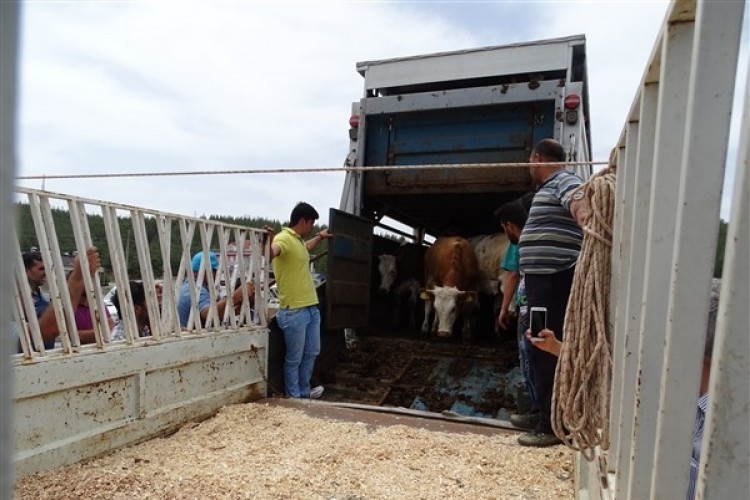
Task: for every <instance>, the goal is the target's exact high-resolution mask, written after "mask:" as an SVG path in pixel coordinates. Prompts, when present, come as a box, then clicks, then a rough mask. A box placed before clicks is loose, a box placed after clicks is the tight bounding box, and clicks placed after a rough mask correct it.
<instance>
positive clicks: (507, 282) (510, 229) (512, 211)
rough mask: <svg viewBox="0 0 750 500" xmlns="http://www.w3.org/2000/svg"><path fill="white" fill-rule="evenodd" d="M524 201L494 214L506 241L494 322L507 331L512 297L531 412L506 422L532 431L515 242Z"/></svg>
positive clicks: (524, 308) (534, 412) (535, 412)
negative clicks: (505, 236) (499, 293)
mask: <svg viewBox="0 0 750 500" xmlns="http://www.w3.org/2000/svg"><path fill="white" fill-rule="evenodd" d="M524 198H525V197H524ZM524 198H519V199H517V200H514V201H512V202H509V203H506V204H504V205H502V206H501V207H500V208H499V209H497V211H496V212H495V217H496V218H497V219H498V220H499V221H500V224H501V225H502V226H503V230H504V231H505V234H506V235H507V236H508V240H509V241H510V245H509V246H508V250H507V251H506V252H505V258H504V259H503V262H502V264H501V266H500V267H502V268H503V269H505V271H506V273H505V279H504V280H503V304H502V306H501V308H500V316H499V317H498V322H499V323H500V326H501V327H502V328H505V329H507V327H508V324H509V317H510V312H509V309H510V303H511V300H513V299H514V298H515V303H516V311H517V316H518V325H517V328H516V335H517V342H518V357H519V362H520V366H521V371H522V373H523V378H524V384H525V385H526V391H527V392H528V394H529V397H530V398H531V409H530V410H529V411H528V412H527V413H514V414H512V415H511V416H510V422H511V423H512V424H513V425H515V426H516V427H520V428H522V429H533V428H535V427H536V424H537V422H538V421H539V406H538V404H537V403H536V398H535V393H534V373H533V369H532V366H531V363H530V351H531V346H530V343H529V341H528V340H527V339H526V335H525V332H526V329H527V328H528V327H529V320H528V305H527V303H526V302H527V301H526V290H525V285H524V278H523V276H522V275H521V272H520V266H519V259H520V258H519V252H518V240H519V238H520V237H521V232H522V231H523V227H524V226H525V225H526V218H527V217H528V212H527V209H526V207H525V206H524ZM529 201H530V198H529Z"/></svg>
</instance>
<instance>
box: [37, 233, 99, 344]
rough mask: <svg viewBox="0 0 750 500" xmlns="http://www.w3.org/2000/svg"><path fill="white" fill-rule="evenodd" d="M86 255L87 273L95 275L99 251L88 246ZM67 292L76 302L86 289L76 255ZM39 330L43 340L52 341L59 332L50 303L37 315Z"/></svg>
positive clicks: (53, 309) (97, 267) (79, 262)
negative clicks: (87, 262)
mask: <svg viewBox="0 0 750 500" xmlns="http://www.w3.org/2000/svg"><path fill="white" fill-rule="evenodd" d="M86 256H87V257H88V261H89V273H90V274H91V276H92V277H94V276H96V272H97V271H98V270H99V268H100V267H101V265H102V263H101V259H100V257H99V251H98V250H97V249H96V247H90V248H88V249H87V250H86ZM67 285H68V294H69V295H70V299H71V302H72V303H73V304H77V303H78V300H79V299H80V297H81V296H82V295H83V293H84V291H85V290H86V285H85V284H84V282H83V270H82V269H81V260H80V259H79V258H78V256H76V258H75V260H74V261H73V270H72V271H71V272H70V275H69V276H68V280H67ZM39 330H40V331H41V334H42V339H44V341H45V342H52V341H54V340H55V338H56V337H57V336H58V335H59V333H60V328H59V327H58V325H57V317H56V316H55V308H54V307H52V304H50V306H49V307H47V309H45V310H44V312H43V313H42V315H41V316H39Z"/></svg>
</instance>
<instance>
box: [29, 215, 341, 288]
mask: <svg viewBox="0 0 750 500" xmlns="http://www.w3.org/2000/svg"><path fill="white" fill-rule="evenodd" d="M16 207H17V214H18V215H17V216H18V226H17V227H18V238H19V240H20V245H21V249H22V250H28V249H30V248H32V247H38V246H39V243H38V240H37V236H36V233H35V230H34V222H33V219H32V217H31V211H30V209H29V205H28V204H25V203H18V204H16ZM52 216H53V219H54V222H55V231H56V233H57V239H58V241H59V244H60V251H61V252H62V253H63V254H65V253H68V254H72V253H73V252H74V251H75V250H76V244H75V238H74V236H73V230H72V227H71V223H70V214H69V212H68V211H67V210H62V209H52ZM87 218H88V223H89V228H90V230H91V239H92V241H93V242H94V245H95V246H96V247H97V248H99V251H100V255H101V259H102V267H103V268H104V271H105V273H107V274H109V273H111V270H112V265H111V256H110V254H109V245H108V244H107V238H106V235H105V232H104V219H103V218H102V216H101V215H92V214H88V215H87ZM208 218H209V219H211V220H219V221H222V222H227V223H230V224H236V225H240V226H247V227H253V228H262V227H263V226H264V225H269V226H271V227H273V228H274V230H275V231H276V232H278V231H279V230H280V229H281V224H282V223H281V222H280V221H278V220H272V219H265V218H262V217H232V216H222V215H218V216H214V215H212V216H210V217H208ZM119 225H120V237H121V238H122V242H123V246H124V248H125V255H126V257H127V261H128V274H129V275H130V277H131V278H132V279H139V278H140V274H141V272H140V269H139V266H138V252H137V249H136V247H135V238H134V237H133V229H132V224H131V220H130V218H129V217H120V224H119ZM320 229H321V228H319V227H316V228H314V229H313V231H314V232H317V231H319V230H320ZM171 231H172V235H171V238H170V241H171V242H172V248H171V251H170V260H171V263H170V264H171V268H172V272H173V273H174V272H176V271H177V269H178V267H179V260H180V253H179V252H180V244H179V241H180V230H179V227H178V226H177V224H172V229H171ZM146 234H147V235H148V241H149V252H150V254H151V261H152V266H153V269H154V273H155V274H156V275H157V276H158V275H159V274H161V273H162V272H163V270H164V267H163V266H164V263H163V262H162V256H161V250H160V248H159V235H158V229H157V226H156V220H155V219H153V218H146ZM218 247H219V242H218V240H217V239H216V236H214V238H213V241H212V242H211V248H218ZM326 248H327V243H326V242H325V241H324V242H323V243H322V244H321V245H319V246H318V247H317V248H316V249H315V253H316V254H317V253H320V252H323V251H324V250H326ZM199 249H200V248H199V242H198V240H197V238H194V241H193V248H191V253H194V252H197V251H198V250H199ZM316 267H317V269H318V270H320V271H323V272H325V269H324V267H325V259H322V260H321V261H319V263H318V264H316ZM107 279H109V276H107Z"/></svg>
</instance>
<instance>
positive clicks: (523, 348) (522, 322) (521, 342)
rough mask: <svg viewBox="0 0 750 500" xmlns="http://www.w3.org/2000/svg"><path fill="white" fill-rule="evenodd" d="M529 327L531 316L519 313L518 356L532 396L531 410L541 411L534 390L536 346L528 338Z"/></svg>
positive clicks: (527, 389) (525, 381)
mask: <svg viewBox="0 0 750 500" xmlns="http://www.w3.org/2000/svg"><path fill="white" fill-rule="evenodd" d="M528 329H529V316H528V314H525V315H520V314H519V315H518V328H517V330H518V332H517V333H518V357H519V361H520V364H521V372H522V373H523V381H524V383H525V385H526V391H527V392H528V393H529V397H530V398H531V412H532V413H533V412H536V411H539V407H538V405H537V404H536V397H535V396H536V394H535V391H534V367H533V366H532V365H531V349H534V347H533V346H532V345H531V342H529V339H527V338H526V330H528Z"/></svg>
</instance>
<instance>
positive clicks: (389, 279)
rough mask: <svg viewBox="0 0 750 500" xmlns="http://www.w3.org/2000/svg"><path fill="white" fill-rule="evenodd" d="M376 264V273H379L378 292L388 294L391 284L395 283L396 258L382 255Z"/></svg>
mask: <svg viewBox="0 0 750 500" xmlns="http://www.w3.org/2000/svg"><path fill="white" fill-rule="evenodd" d="M378 258H379V259H380V262H379V263H378V272H379V273H380V291H381V292H383V293H388V292H390V291H391V287H392V286H393V283H394V282H395V281H396V256H395V255H388V254H383V255H381V256H380V257H378Z"/></svg>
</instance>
